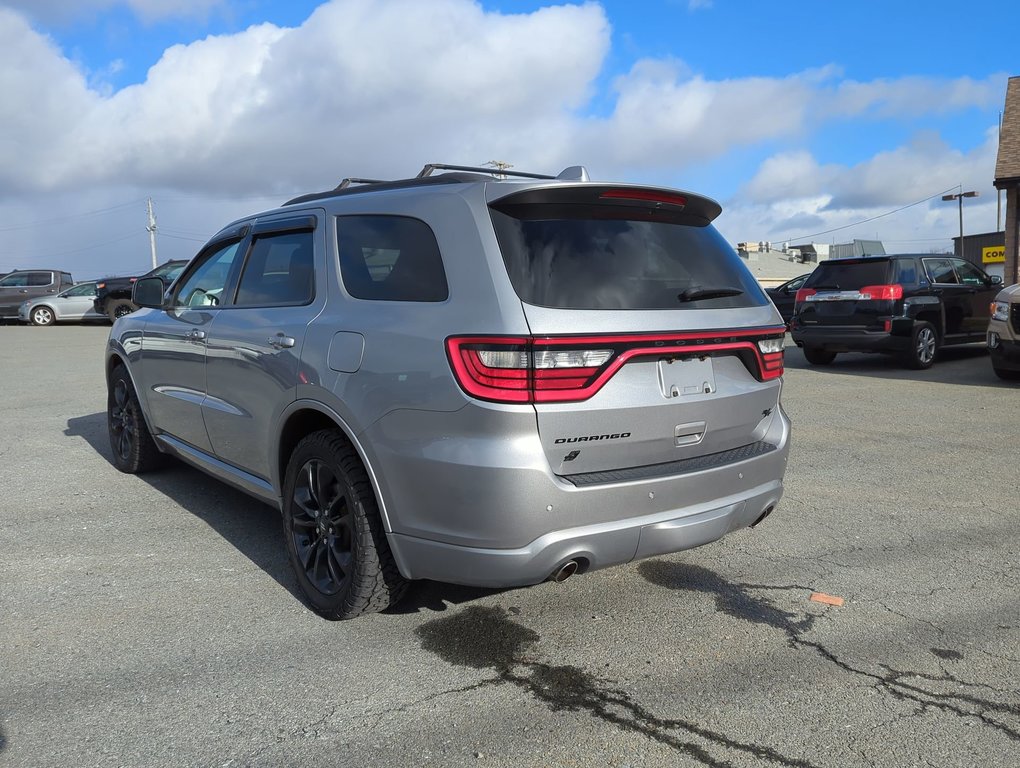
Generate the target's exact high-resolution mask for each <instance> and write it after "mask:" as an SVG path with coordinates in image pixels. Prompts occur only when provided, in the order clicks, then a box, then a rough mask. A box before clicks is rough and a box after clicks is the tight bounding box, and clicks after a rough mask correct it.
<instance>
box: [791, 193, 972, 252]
mask: <svg viewBox="0 0 1020 768" xmlns="http://www.w3.org/2000/svg"><path fill="white" fill-rule="evenodd" d="M957 188H961V189H962V187H960V185H959V184H954V185H953V186H951V187H950V188H949V189H945V190H943V191H941V192H936V193H935V194H934V195H929V196H928V197H926V198H924V199H923V200H918V201H917V202H916V203H910V204H908V205H903V206H900V207H899V208H896V209H894V210H892V211H886V212H885V213H880V214H878V215H877V216H872V217H871V218H869V219H862V220H861V221H855V222H854V223H853V224H844V225H843V226H841V227H834V228H832V229H827V230H825V231H824V232H815V233H813V234H810V235H798V236H797V237H779V236H778V235H772V236H771V237H774V238H775V239H776V240H790V241H796V240H808V239H810V238H812V237H820V236H821V235H828V234H830V233H831V232H839V231H840V230H841V229H850V228H851V227H859V226H860V225H861V224H867V223H868V222H869V221H875V220H876V219H882V218H885V217H886V216H892V215H893V214H894V213H899V212H900V211H905V210H907V208H913V207H914V206H915V205H920V204H921V203H927V202H928V201H929V200H931V199H933V198H936V197H939V196H941V195H944V194H946V192H951V191H952V190H954V189H957ZM939 239H940V240H946V239H948V238H939Z"/></svg>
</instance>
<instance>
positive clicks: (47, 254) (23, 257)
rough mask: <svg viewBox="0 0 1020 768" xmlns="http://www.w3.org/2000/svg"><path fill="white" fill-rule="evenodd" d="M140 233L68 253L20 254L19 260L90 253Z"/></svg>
mask: <svg viewBox="0 0 1020 768" xmlns="http://www.w3.org/2000/svg"><path fill="white" fill-rule="evenodd" d="M140 234H141V232H132V233H131V234H130V235H124V236H123V237H117V238H114V239H113V240H106V241H105V242H102V243H94V244H93V245H83V246H82V247H81V248H74V249H72V250H70V251H54V252H52V253H37V254H31V255H29V254H21V255H20V257H19V258H21V259H50V258H53V257H55V256H69V255H71V254H73V253H81V252H82V251H91V250H92V249H93V248H102V247H103V246H106V245H113V244H114V243H122V242H124V241H125V240H130V239H131V238H132V237H138V236H139V235H140Z"/></svg>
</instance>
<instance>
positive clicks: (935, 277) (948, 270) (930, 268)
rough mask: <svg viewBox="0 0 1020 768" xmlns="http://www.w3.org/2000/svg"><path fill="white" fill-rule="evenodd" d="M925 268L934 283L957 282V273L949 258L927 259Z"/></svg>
mask: <svg viewBox="0 0 1020 768" xmlns="http://www.w3.org/2000/svg"><path fill="white" fill-rule="evenodd" d="M924 268H925V270H927V272H928V279H929V280H931V281H932V282H933V283H956V282H958V281H957V279H956V273H955V272H954V271H953V264H952V262H951V261H949V259H925V260H924Z"/></svg>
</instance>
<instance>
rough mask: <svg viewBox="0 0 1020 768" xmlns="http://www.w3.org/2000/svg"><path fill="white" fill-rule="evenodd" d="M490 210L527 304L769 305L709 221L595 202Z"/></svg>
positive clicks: (584, 306) (645, 306)
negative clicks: (643, 216) (650, 216)
mask: <svg viewBox="0 0 1020 768" xmlns="http://www.w3.org/2000/svg"><path fill="white" fill-rule="evenodd" d="M490 211H491V215H492V223H493V226H494V228H495V232H496V238H497V240H498V241H499V246H500V250H501V251H502V254H503V260H504V262H505V264H506V268H507V272H508V273H509V275H510V281H511V282H512V283H513V286H514V290H515V291H516V292H517V295H518V296H519V297H520V298H521V300H522V301H524V302H525V303H527V304H534V305H537V306H542V307H553V308H557V309H723V308H734V307H750V306H761V305H763V304H765V303H767V299H766V298H765V294H764V292H763V291H762V290H761V288H760V287H759V286H758V283H757V282H756V281H755V279H754V278H753V277H752V276H751V274H750V272H748V270H747V268H746V267H745V266H744V264H743V263H742V262H741V260H740V257H739V256H737V254H736V252H735V251H734V250H733V249H732V248H731V247H730V246H729V244H728V243H727V242H726V241H725V240H724V239H723V237H722V235H720V234H719V232H718V231H717V230H716V229H715V228H714V227H713V226H711V225H702V226H697V225H692V224H682V223H676V222H673V221H655V220H636V219H635V220H630V219H626V218H621V217H619V216H612V217H609V216H605V215H604V214H602V213H601V212H600V211H599V209H598V207H597V206H591V207H588V206H578V207H577V208H576V210H574V211H568V210H566V207H565V206H564V207H557V208H556V209H555V210H552V211H544V210H543V209H542V206H541V205H534V206H532V205H523V206H522V205H517V206H512V207H510V206H508V208H507V210H500V209H499V208H495V207H494V208H491V209H490ZM546 213H549V214H551V215H548V216H547V215H546ZM699 295H701V296H703V297H704V298H698V296H699Z"/></svg>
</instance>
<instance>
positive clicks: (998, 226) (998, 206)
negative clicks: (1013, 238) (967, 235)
mask: <svg viewBox="0 0 1020 768" xmlns="http://www.w3.org/2000/svg"><path fill="white" fill-rule="evenodd" d="M998 136H999V142H1001V141H1002V113H1001V112H1000V113H999V134H998ZM999 142H996V144H997V145H998V144H999ZM995 231H996V232H1001V231H1002V190H1001V189H997V190H995Z"/></svg>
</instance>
